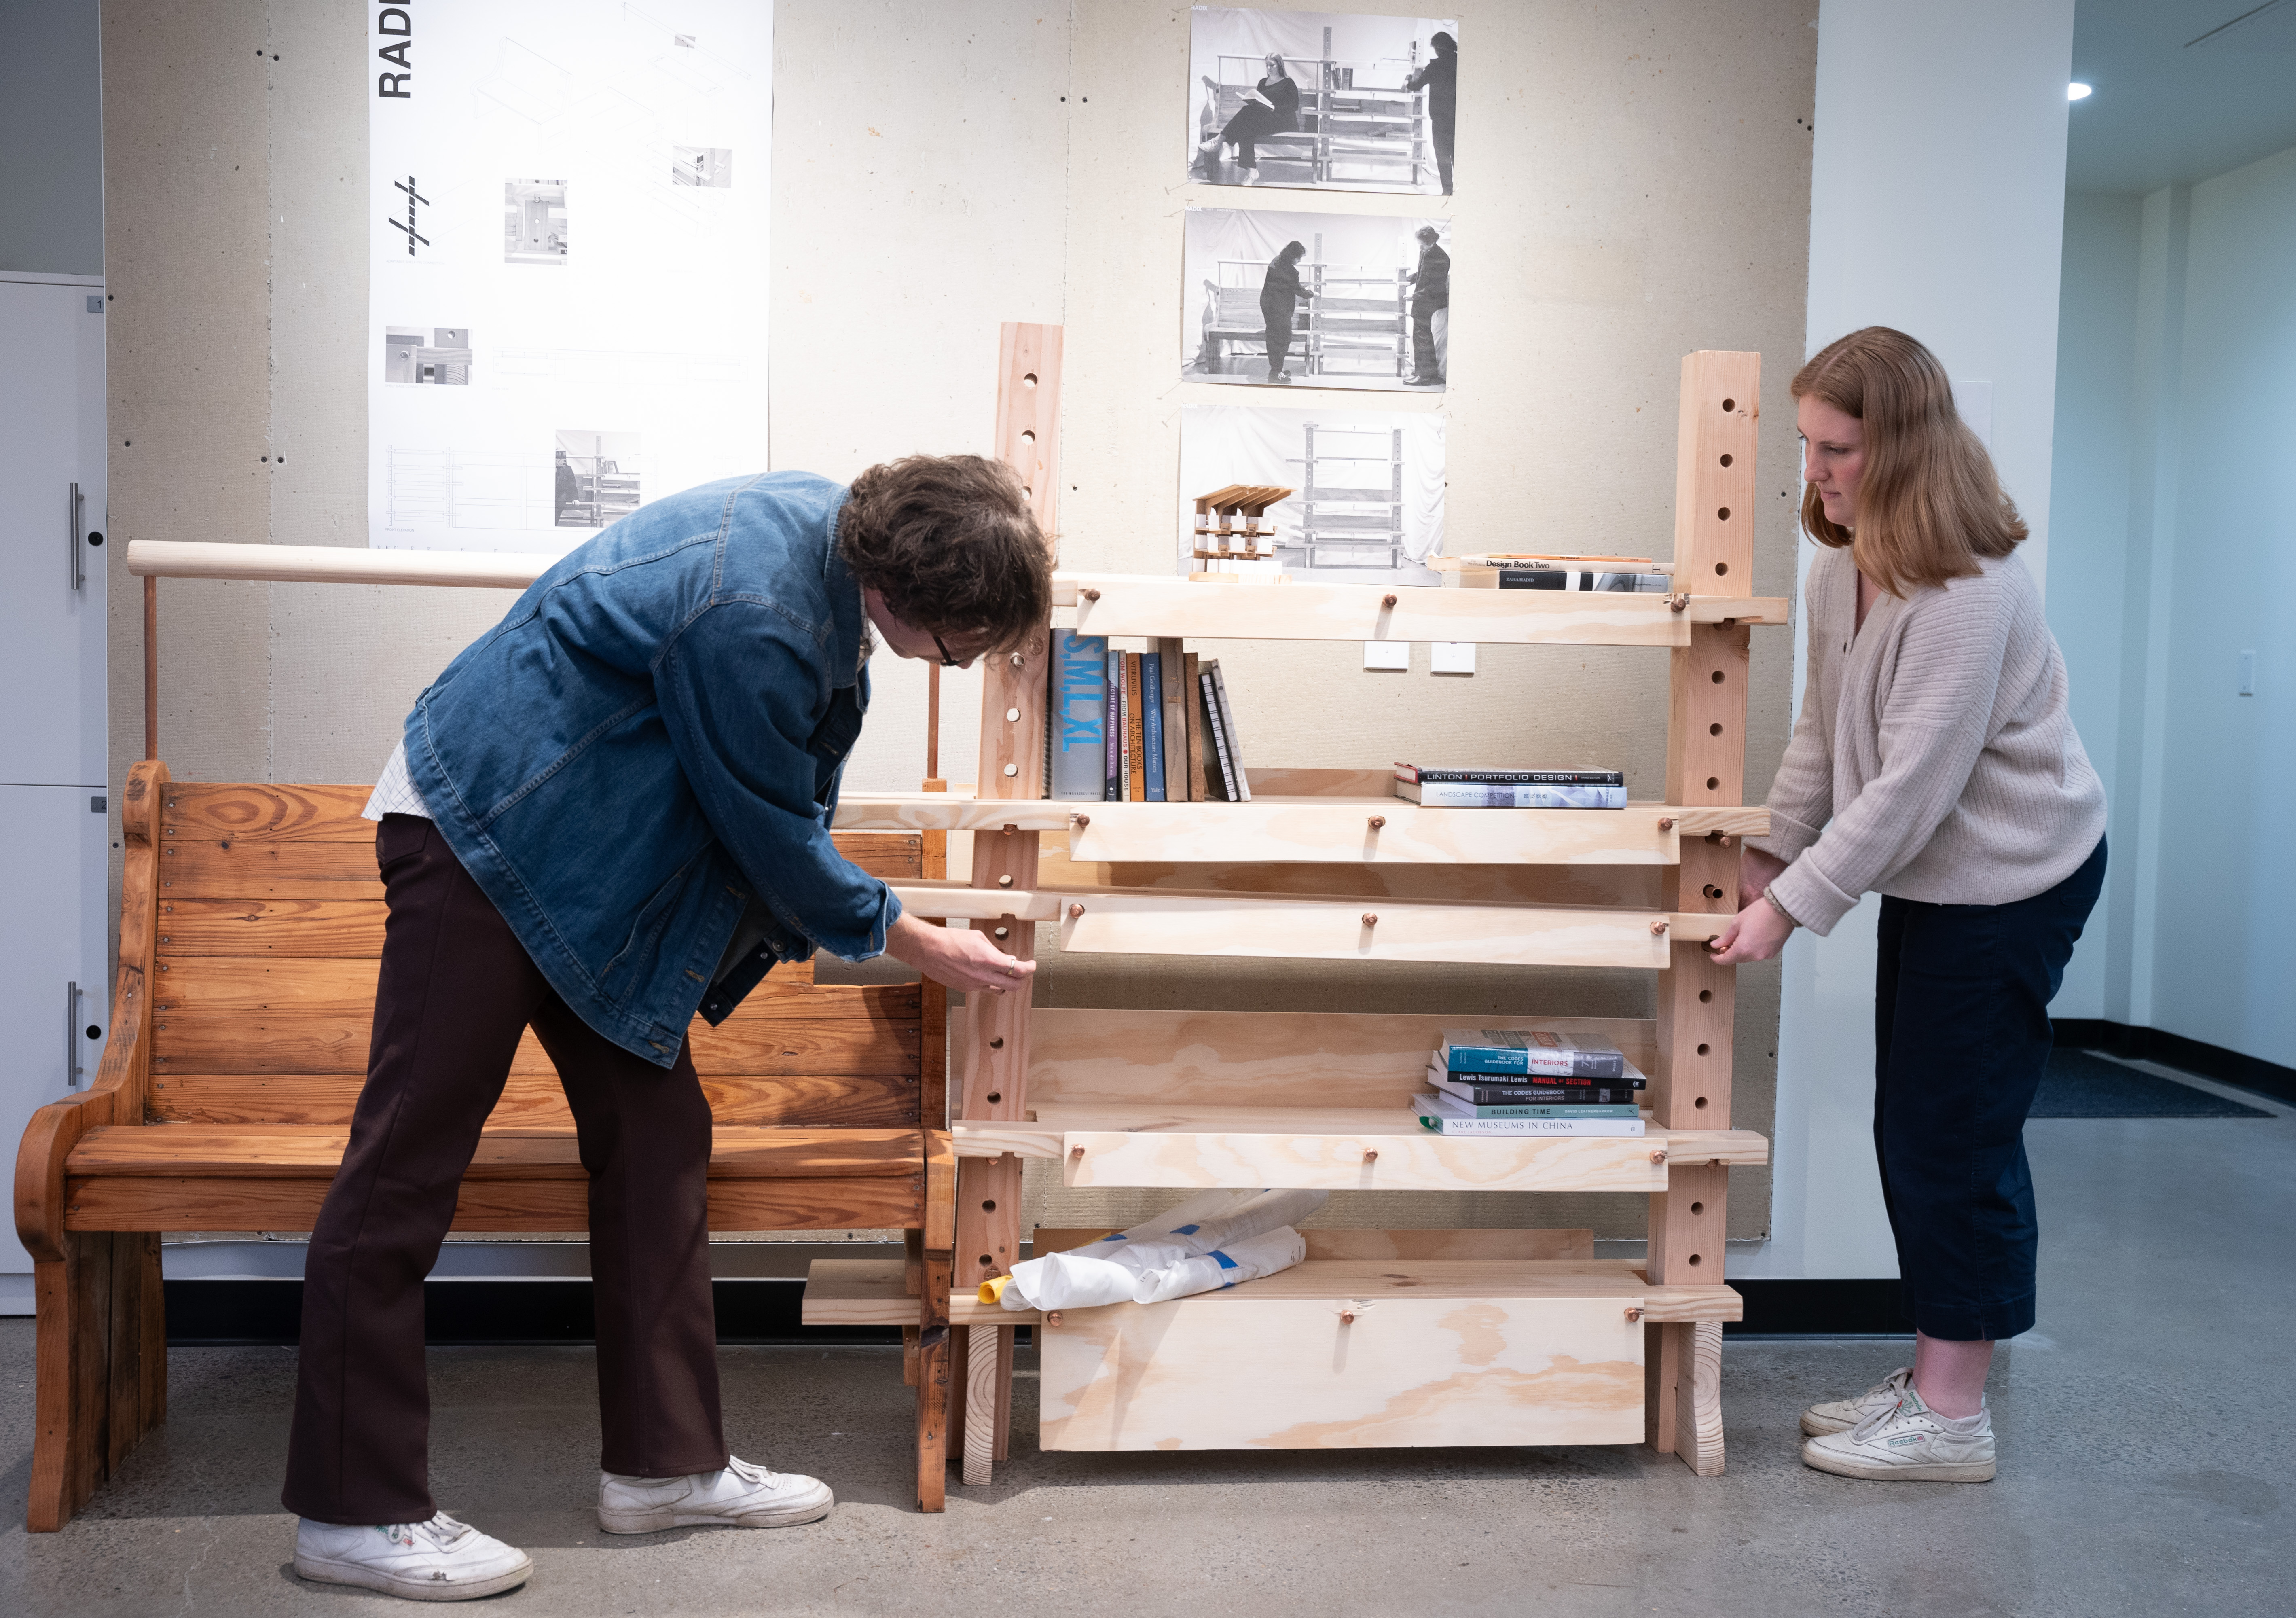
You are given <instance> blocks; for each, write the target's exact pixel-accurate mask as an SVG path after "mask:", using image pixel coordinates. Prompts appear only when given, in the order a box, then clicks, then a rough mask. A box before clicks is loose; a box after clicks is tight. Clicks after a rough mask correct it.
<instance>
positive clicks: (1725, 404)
mask: <svg viewBox="0 0 2296 1618" xmlns="http://www.w3.org/2000/svg"><path fill="white" fill-rule="evenodd" d="M1036 380H1037V379H1036V378H1035V377H1033V376H1032V377H1030V378H1029V381H1030V382H1034V381H1036ZM1737 407H1738V401H1737V400H1736V399H1734V398H1726V399H1724V400H1723V401H1722V408H1723V409H1725V410H1735V409H1736V408H1737Z"/></svg>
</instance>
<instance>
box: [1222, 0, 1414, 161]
mask: <svg viewBox="0 0 2296 1618" xmlns="http://www.w3.org/2000/svg"><path fill="white" fill-rule="evenodd" d="M1458 84H1459V25H1458V24H1457V23H1456V22H1455V21H1451V20H1450V19H1448V18H1441V17H1365V16H1357V15H1355V14H1353V13H1351V12H1268V11H1255V10H1249V9H1244V8H1240V7H1226V6H1204V5H1200V6H1197V7H1196V8H1195V9H1194V10H1193V12H1191V13H1190V21H1189V29H1188V107H1187V139H1188V145H1187V166H1188V167H1187V176H1188V177H1189V178H1190V179H1193V180H1198V181H1201V182H1203V183H1205V184H1208V185H1285V186H1301V187H1305V188H1307V189H1309V190H1315V191H1409V192H1418V193H1423V194H1427V195H1433V194H1436V193H1440V194H1442V195H1444V196H1449V195H1450V194H1451V159H1452V149H1453V139H1452V127H1453V121H1454V117H1455V112H1456V106H1457V102H1458Z"/></svg>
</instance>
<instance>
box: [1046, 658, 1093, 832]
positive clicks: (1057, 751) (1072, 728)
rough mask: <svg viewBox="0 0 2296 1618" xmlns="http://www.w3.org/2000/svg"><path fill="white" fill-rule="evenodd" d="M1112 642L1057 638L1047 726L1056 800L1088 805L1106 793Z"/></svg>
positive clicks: (1053, 791)
mask: <svg viewBox="0 0 2296 1618" xmlns="http://www.w3.org/2000/svg"><path fill="white" fill-rule="evenodd" d="M1107 710H1108V637H1106V636H1105V635H1078V634H1077V633H1076V632H1075V631H1073V630H1070V629H1063V630H1062V631H1060V632H1059V634H1058V635H1057V636H1056V637H1054V644H1053V669H1052V716H1051V720H1050V723H1049V726H1048V730H1049V732H1050V737H1051V747H1052V754H1053V770H1052V791H1051V794H1050V795H1051V796H1053V797H1054V798H1060V799H1066V800H1072V801H1087V802H1089V801H1092V800H1093V799H1095V798H1099V797H1102V796H1103V795H1104V794H1105V793H1106V791H1107V768H1106V767H1107V761H1108V720H1107Z"/></svg>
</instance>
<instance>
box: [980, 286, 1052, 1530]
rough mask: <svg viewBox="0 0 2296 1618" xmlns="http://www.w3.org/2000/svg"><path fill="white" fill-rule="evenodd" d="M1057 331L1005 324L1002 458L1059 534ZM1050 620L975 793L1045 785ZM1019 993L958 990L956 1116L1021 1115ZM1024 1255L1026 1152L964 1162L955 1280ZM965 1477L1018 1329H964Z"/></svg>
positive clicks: (1015, 927) (995, 1454)
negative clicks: (961, 1005) (961, 1007)
mask: <svg viewBox="0 0 2296 1618" xmlns="http://www.w3.org/2000/svg"><path fill="white" fill-rule="evenodd" d="M1060 367H1061V328H1060V327H1058V326H1047V325H1021V324H1012V323H1009V322H1008V323H1007V324H1005V329H1004V334H1003V338H1002V341H1001V342H1000V344H999V355H998V368H997V386H996V454H997V455H998V456H1000V457H1002V458H1003V459H1004V460H1005V462H1006V463H1007V464H1009V465H1011V466H1012V468H1013V470H1014V471H1015V472H1019V473H1020V474H1021V484H1022V485H1023V487H1024V488H1026V489H1027V490H1028V493H1029V505H1031V506H1032V507H1033V508H1034V510H1035V512H1036V514H1037V525H1038V526H1039V527H1041V528H1042V529H1043V530H1044V531H1045V533H1046V536H1047V537H1050V536H1051V535H1052V534H1054V532H1055V531H1056V530H1055V521H1056V516H1057V513H1058V511H1059V508H1060V499H1059V492H1060V485H1059V478H1060V465H1059V458H1058V455H1057V452H1056V448H1055V445H1056V435H1057V431H1058V428H1059V421H1060ZM1051 655H1052V631H1051V628H1050V627H1049V626H1047V627H1046V628H1045V629H1043V630H1041V631H1039V632H1038V633H1037V636H1036V637H1034V639H1032V640H1031V641H1030V642H1029V645H1027V646H1026V647H1025V648H1024V649H1022V650H1021V651H1018V652H1011V653H998V654H997V655H996V656H995V657H993V658H991V659H989V660H988V661H987V663H986V665H985V666H984V668H983V669H982V680H981V694H980V787H979V789H978V796H980V797H981V798H984V799H987V798H1021V799H1034V798H1039V797H1042V796H1043V795H1044V790H1045V778H1044V774H1045V691H1046V672H1047V669H1048V667H1049V662H1050V658H1051ZM1036 884H1037V834H1036V833H1035V832H1028V831H1021V830H1019V829H1017V828H1016V827H1013V826H1009V825H1008V826H1003V827H997V828H994V829H992V828H988V827H984V828H982V829H980V830H979V831H976V832H975V833H974V834H972V885H973V886H974V887H976V888H1008V889H1014V890H1018V891H1024V892H1025V891H1029V890H1030V889H1032V888H1034V887H1035V886H1036ZM973 926H975V927H976V928H980V929H981V930H983V931H985V932H988V933H989V934H990V936H991V937H993V938H994V939H995V940H996V944H997V947H998V948H999V949H1003V950H1005V952H1006V953H1007V954H1009V955H1011V956H1013V957H1014V958H1015V959H1016V960H1023V961H1030V960H1034V959H1036V957H1037V933H1036V924H1035V923H1033V922H1023V921H1020V920H1018V919H1016V918H1014V917H1013V916H997V917H996V918H995V919H994V920H983V921H976V922H974V923H973ZM1029 998H1030V997H1029V990H1028V989H1026V988H1023V989H1021V990H1019V991H1017V992H1015V993H1012V994H1001V995H1000V994H971V995H967V996H966V997H965V1001H966V1004H965V1012H966V1015H965V1018H964V1023H963V1028H964V1034H963V1041H962V1049H961V1051H960V1053H959V1055H960V1057H961V1061H962V1069H961V1071H962V1072H963V1075H964V1077H963V1080H962V1084H961V1088H960V1090H959V1096H958V1105H959V1108H960V1109H961V1110H960V1111H959V1113H958V1114H957V1115H958V1116H959V1117H960V1118H963V1119H965V1120H967V1121H992V1120H1002V1121H1008V1122H1009V1121H1014V1120H1019V1119H1022V1118H1025V1117H1026V1116H1027V1106H1028V1075H1029ZM1020 1256H1021V1160H1020V1159H1019V1158H1018V1157H1015V1156H1011V1155H1006V1156H1004V1157H996V1158H966V1159H964V1160H963V1162H962V1163H961V1164H960V1167H959V1170H958V1175H957V1197H956V1253H955V1260H956V1261H955V1285H956V1287H957V1289H958V1290H959V1291H960V1292H971V1291H972V1290H973V1289H974V1288H975V1287H977V1286H979V1285H980V1283H981V1282H982V1281H984V1280H987V1279H988V1277H991V1276H1001V1275H1004V1274H1005V1273H1007V1272H1008V1271H1010V1270H1011V1269H1012V1268H1013V1263H1014V1262H1015V1261H1017V1260H1018V1259H1019V1258H1020ZM965 1338H966V1342H965V1349H966V1363H965V1364H964V1365H963V1366H960V1367H956V1372H957V1376H958V1378H959V1380H960V1381H961V1383H962V1384H963V1387H964V1481H965V1482H967V1483H969V1484H982V1483H987V1482H988V1481H989V1480H990V1476H991V1473H992V1470H993V1466H994V1463H995V1462H996V1461H999V1460H1002V1459H1004V1458H1005V1454H1006V1452H1007V1446H1008V1442H1009V1434H1010V1432H1011V1426H1012V1397H1013V1379H1012V1366H1013V1328H1012V1327H1011V1326H974V1327H972V1329H971V1330H969V1331H968V1332H967V1333H966V1334H965Z"/></svg>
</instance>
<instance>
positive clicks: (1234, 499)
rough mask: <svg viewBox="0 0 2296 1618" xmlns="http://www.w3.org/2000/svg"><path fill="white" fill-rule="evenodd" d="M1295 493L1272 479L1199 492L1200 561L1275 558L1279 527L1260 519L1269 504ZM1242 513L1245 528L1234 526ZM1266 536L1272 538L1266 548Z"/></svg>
mask: <svg viewBox="0 0 2296 1618" xmlns="http://www.w3.org/2000/svg"><path fill="white" fill-rule="evenodd" d="M1291 497H1292V491H1291V490H1290V489H1279V488H1277V487H1276V486H1275V485H1274V484H1270V483H1231V484H1229V485H1228V486H1227V487H1226V489H1214V490H1212V492H1211V493H1210V494H1208V495H1198V496H1197V497H1196V545H1195V550H1194V552H1193V554H1194V556H1195V559H1196V560H1197V561H1198V562H1273V561H1275V528H1274V527H1273V525H1270V526H1267V527H1264V528H1263V527H1262V526H1260V519H1261V518H1262V517H1264V516H1266V515H1267V508H1268V507H1269V506H1271V505H1275V504H1276V502H1278V501H1279V500H1288V499H1290V498H1291ZM1238 516H1242V519H1243V526H1242V528H1237V527H1234V526H1233V524H1234V519H1235V518H1236V517H1238ZM1214 519H1218V521H1217V522H1215V521H1214ZM1239 539H1241V540H1242V542H1243V547H1242V549H1241V550H1239V549H1237V548H1236V547H1235V542H1236V541H1237V540H1239ZM1263 539H1265V540H1267V541H1268V545H1267V548H1266V549H1264V550H1263V549H1262V548H1261V547H1260V544H1259V542H1260V541H1261V540H1263ZM1199 571H1201V570H1199Z"/></svg>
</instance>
